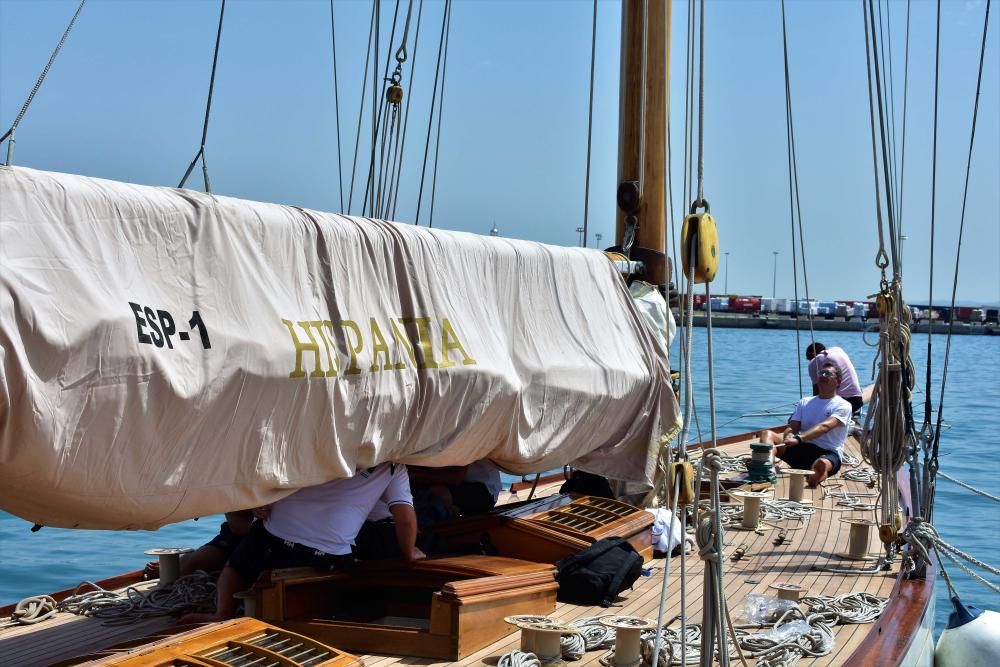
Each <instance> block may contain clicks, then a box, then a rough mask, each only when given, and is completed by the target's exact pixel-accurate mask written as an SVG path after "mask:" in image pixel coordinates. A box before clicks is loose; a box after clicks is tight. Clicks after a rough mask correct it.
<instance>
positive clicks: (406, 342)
mask: <svg viewBox="0 0 1000 667" xmlns="http://www.w3.org/2000/svg"><path fill="white" fill-rule="evenodd" d="M400 322H403V320H402V319H400ZM389 324H390V325H392V337H393V338H394V339H396V344H397V345H399V346H401V347H402V348H403V349H404V350H406V356H408V357H409V358H410V364H412V365H413V366H416V365H417V359H416V357H415V356H414V355H413V344H412V343H410V339H409V338H408V337H407V336H406V331H403V330H400V328H399V325H397V324H396V320H392V319H390V320H389ZM403 325H404V326H405V322H404V323H403ZM396 368H397V369H400V368H406V364H405V363H403V362H402V361H399V362H397V363H396Z"/></svg>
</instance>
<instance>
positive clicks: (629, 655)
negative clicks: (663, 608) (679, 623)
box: [601, 616, 656, 667]
mask: <svg viewBox="0 0 1000 667" xmlns="http://www.w3.org/2000/svg"><path fill="white" fill-rule="evenodd" d="M601 624H602V625H605V626H607V627H609V628H614V630H615V652H614V654H612V656H611V664H613V665H615V667H625V666H626V665H634V664H636V663H638V662H639V661H640V660H641V659H642V655H641V654H640V650H639V643H640V642H639V637H640V635H641V634H642V632H643V631H645V630H655V629H656V623H655V622H653V621H650V620H647V619H645V618H637V617H635V616H608V617H606V618H602V619H601Z"/></svg>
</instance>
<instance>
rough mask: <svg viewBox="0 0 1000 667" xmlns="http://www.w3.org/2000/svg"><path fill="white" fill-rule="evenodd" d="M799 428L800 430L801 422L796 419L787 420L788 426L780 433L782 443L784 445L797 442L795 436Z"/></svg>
mask: <svg viewBox="0 0 1000 667" xmlns="http://www.w3.org/2000/svg"><path fill="white" fill-rule="evenodd" d="M800 428H802V422H800V421H798V420H797V419H789V420H788V426H786V427H785V430H784V431H782V432H781V439H782V441H783V442H784V443H785V444H786V445H787V444H789V443H796V442H798V440H796V439H795V434H796V433H798V432H799V429H800Z"/></svg>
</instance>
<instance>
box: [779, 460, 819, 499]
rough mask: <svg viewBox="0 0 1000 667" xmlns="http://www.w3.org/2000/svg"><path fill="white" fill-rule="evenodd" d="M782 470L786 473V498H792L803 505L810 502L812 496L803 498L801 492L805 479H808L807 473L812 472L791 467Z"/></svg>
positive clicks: (811, 472)
mask: <svg viewBox="0 0 1000 667" xmlns="http://www.w3.org/2000/svg"><path fill="white" fill-rule="evenodd" d="M784 472H786V473H788V498H787V499H786V500H792V501H794V502H797V503H802V504H804V505H810V504H812V498H803V497H802V493H803V491H804V490H805V486H806V479H808V477H809V475H811V474H813V471H812V470H796V469H794V468H793V469H788V470H785V471H784Z"/></svg>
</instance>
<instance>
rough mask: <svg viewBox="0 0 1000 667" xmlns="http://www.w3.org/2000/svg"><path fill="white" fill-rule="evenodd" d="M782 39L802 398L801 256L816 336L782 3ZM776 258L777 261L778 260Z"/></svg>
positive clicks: (812, 336)
mask: <svg viewBox="0 0 1000 667" xmlns="http://www.w3.org/2000/svg"><path fill="white" fill-rule="evenodd" d="M781 40H782V52H783V54H784V72H785V140H786V141H787V148H786V153H787V159H788V207H789V213H790V220H791V224H792V284H793V285H794V293H795V347H796V355H795V358H796V362H797V363H798V368H799V372H798V379H799V396H800V397H801V396H802V395H803V394H804V391H803V387H802V342H801V339H800V336H799V318H798V315H799V311H800V310H801V308H800V304H799V277H798V262H799V259H800V256H801V260H802V281H803V285H804V287H805V292H806V319H807V321H808V323H809V341H810V343H813V342H815V340H816V337H815V334H814V333H813V318H812V305H811V302H810V301H809V278H808V274H807V272H806V243H805V238H804V236H803V232H802V200H801V198H800V197H799V169H798V156H797V155H796V152H795V121H794V117H793V115H792V83H791V81H792V79H791V73H790V71H789V67H788V29H787V26H786V24H785V1H784V0H781ZM796 221H798V225H797V227H798V233H799V246H800V249H799V250H798V252H797V251H796V244H795V230H796ZM776 259H777V258H776Z"/></svg>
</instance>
